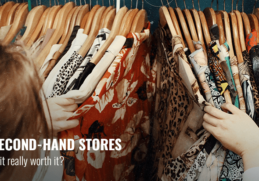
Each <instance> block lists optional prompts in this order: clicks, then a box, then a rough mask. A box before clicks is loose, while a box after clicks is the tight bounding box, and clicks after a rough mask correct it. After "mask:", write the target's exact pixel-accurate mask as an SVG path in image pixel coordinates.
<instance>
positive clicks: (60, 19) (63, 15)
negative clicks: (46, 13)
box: [36, 2, 75, 68]
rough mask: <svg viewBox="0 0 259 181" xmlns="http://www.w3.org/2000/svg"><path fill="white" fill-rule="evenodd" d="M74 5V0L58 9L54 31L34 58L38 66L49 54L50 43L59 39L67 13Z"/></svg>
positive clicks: (54, 42)
mask: <svg viewBox="0 0 259 181" xmlns="http://www.w3.org/2000/svg"><path fill="white" fill-rule="evenodd" d="M74 6H75V4H74V2H68V3H66V4H65V5H64V6H63V7H62V9H61V10H60V12H59V15H58V16H57V18H56V19H55V22H54V25H56V27H54V28H55V31H54V33H53V35H52V36H51V38H50V40H49V41H48V43H47V44H46V46H45V47H44V49H43V50H42V51H41V52H40V54H39V56H38V57H37V59H36V65H37V66H38V68H40V67H41V66H42V64H43V62H44V60H45V59H46V57H47V55H48V54H49V51H50V49H51V47H52V45H54V44H57V43H58V41H59V39H60V38H61V36H62V33H63V31H62V30H64V26H65V21H66V18H67V16H68V13H69V12H70V11H71V10H72V9H73V7H74Z"/></svg>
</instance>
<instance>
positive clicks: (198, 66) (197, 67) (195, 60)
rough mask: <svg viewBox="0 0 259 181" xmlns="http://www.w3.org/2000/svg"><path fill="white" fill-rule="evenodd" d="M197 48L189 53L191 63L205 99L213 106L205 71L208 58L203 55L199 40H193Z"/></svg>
mask: <svg viewBox="0 0 259 181" xmlns="http://www.w3.org/2000/svg"><path fill="white" fill-rule="evenodd" d="M195 46H196V47H197V49H198V50H196V51H195V52H193V53H192V54H190V55H189V58H190V61H191V64H192V66H193V68H194V71H195V74H196V76H197V77H198V80H199V83H200V85H201V87H202V89H203V93H204V94H205V97H206V100H207V101H208V102H209V103H210V104H211V105H212V106H214V102H213V98H212V94H211V91H210V87H209V83H208V81H207V78H206V75H207V74H205V71H206V69H208V68H209V67H208V60H207V58H206V57H205V54H204V51H203V48H202V44H201V42H195Z"/></svg>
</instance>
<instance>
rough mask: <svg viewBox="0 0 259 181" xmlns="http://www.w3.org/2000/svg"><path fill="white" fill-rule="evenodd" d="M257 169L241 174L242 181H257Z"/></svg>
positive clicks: (258, 171) (258, 170) (258, 175)
mask: <svg viewBox="0 0 259 181" xmlns="http://www.w3.org/2000/svg"><path fill="white" fill-rule="evenodd" d="M258 179H259V167H254V168H250V169H248V170H247V171H245V173H244V174H243V181H258Z"/></svg>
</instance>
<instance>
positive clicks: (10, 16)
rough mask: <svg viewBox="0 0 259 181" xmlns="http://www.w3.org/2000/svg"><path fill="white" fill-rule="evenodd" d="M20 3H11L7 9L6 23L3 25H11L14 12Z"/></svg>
mask: <svg viewBox="0 0 259 181" xmlns="http://www.w3.org/2000/svg"><path fill="white" fill-rule="evenodd" d="M20 5H21V4H20V3H15V4H14V5H13V7H12V8H11V10H10V11H9V13H8V15H7V19H6V23H5V24H4V25H3V26H7V25H11V24H12V23H13V19H14V15H15V12H16V11H17V9H18V6H20Z"/></svg>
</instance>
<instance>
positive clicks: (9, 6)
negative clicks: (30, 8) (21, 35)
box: [0, 1, 15, 27]
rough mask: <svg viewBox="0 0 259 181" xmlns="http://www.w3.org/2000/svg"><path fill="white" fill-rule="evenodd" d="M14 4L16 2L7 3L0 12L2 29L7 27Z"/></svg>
mask: <svg viewBox="0 0 259 181" xmlns="http://www.w3.org/2000/svg"><path fill="white" fill-rule="evenodd" d="M14 4H15V2H13V1H9V2H6V3H5V4H4V5H3V6H2V8H1V11H0V27H2V26H5V25H6V21H7V17H8V13H9V12H10V10H11V9H12V7H13V6H14Z"/></svg>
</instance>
